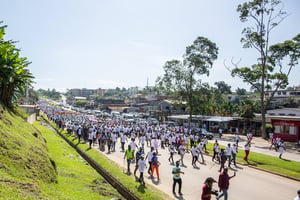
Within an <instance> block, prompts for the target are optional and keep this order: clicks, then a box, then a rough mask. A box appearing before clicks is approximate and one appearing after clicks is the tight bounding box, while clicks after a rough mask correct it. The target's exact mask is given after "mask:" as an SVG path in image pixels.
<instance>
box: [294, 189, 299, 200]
mask: <svg viewBox="0 0 300 200" xmlns="http://www.w3.org/2000/svg"><path fill="white" fill-rule="evenodd" d="M297 194H298V195H297V196H296V197H295V198H294V200H300V190H298V191H297Z"/></svg>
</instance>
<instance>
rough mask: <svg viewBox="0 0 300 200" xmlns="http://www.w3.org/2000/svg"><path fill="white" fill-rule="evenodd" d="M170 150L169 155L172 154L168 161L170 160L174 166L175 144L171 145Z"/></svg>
mask: <svg viewBox="0 0 300 200" xmlns="http://www.w3.org/2000/svg"><path fill="white" fill-rule="evenodd" d="M168 150H169V153H170V156H169V158H168V160H169V162H171V161H172V164H174V159H173V155H174V153H175V146H174V144H173V143H172V144H170V145H169V147H168Z"/></svg>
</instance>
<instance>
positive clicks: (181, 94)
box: [156, 37, 218, 118]
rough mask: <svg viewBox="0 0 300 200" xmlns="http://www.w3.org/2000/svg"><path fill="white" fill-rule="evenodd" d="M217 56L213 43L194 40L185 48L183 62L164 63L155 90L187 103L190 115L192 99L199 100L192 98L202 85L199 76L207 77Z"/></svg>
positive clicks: (203, 38) (192, 110)
mask: <svg viewBox="0 0 300 200" xmlns="http://www.w3.org/2000/svg"><path fill="white" fill-rule="evenodd" d="M217 55H218V48H217V46H216V44H215V43H213V42H211V41H210V40H208V39H207V38H205V37H198V38H196V40H195V41H194V42H193V44H192V45H190V46H188V47H186V52H185V54H184V56H183V61H180V60H171V61H167V62H166V63H165V65H164V67H163V68H164V75H163V76H162V77H158V79H157V81H156V85H157V88H159V89H162V90H163V91H164V92H165V93H166V94H168V95H170V94H172V95H173V96H175V97H177V98H180V99H181V100H185V101H187V103H188V110H189V114H190V115H192V113H194V101H193V99H195V98H198V99H201V98H199V97H195V96H194V93H195V91H196V90H197V88H199V87H200V88H201V85H202V81H201V79H198V78H199V76H201V75H207V76H208V75H209V70H210V69H211V68H212V64H213V62H214V61H215V60H216V59H217ZM198 94H200V93H198ZM200 95H201V94H200ZM203 99H205V98H203ZM190 118H191V117H190Z"/></svg>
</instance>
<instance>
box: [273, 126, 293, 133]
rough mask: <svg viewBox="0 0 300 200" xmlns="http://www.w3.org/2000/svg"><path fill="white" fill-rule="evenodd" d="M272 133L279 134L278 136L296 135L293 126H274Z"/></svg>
mask: <svg viewBox="0 0 300 200" xmlns="http://www.w3.org/2000/svg"><path fill="white" fill-rule="evenodd" d="M274 129H275V130H274V133H280V134H289V135H296V128H295V126H284V125H283V126H280V125H276V126H274Z"/></svg>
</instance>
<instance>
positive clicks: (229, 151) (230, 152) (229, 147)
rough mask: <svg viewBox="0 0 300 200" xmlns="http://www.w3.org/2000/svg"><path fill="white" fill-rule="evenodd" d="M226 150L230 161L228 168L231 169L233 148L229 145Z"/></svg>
mask: <svg viewBox="0 0 300 200" xmlns="http://www.w3.org/2000/svg"><path fill="white" fill-rule="evenodd" d="M225 149H226V156H227V160H228V167H230V165H231V156H232V148H231V145H230V143H228V144H227V147H226V148H225Z"/></svg>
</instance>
